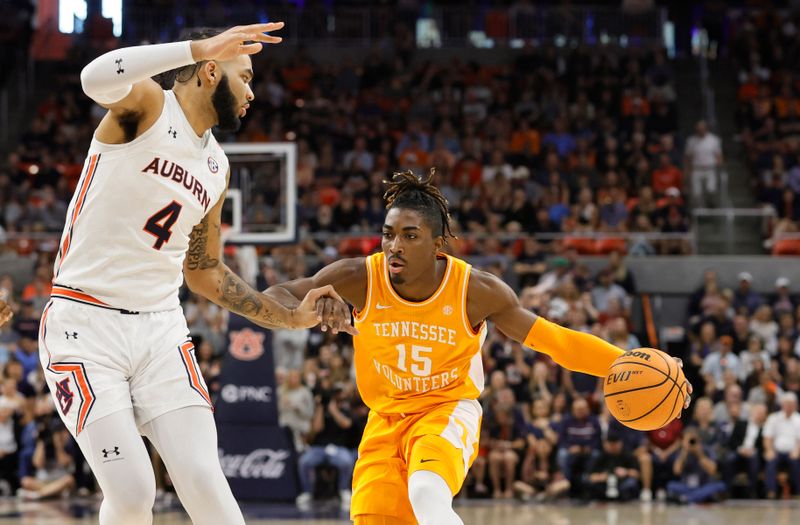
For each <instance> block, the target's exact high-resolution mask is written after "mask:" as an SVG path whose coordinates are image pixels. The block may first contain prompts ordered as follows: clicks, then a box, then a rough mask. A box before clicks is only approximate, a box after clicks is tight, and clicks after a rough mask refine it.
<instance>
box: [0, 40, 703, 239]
mask: <svg viewBox="0 0 800 525" xmlns="http://www.w3.org/2000/svg"><path fill="white" fill-rule="evenodd" d="M400 27H401V28H400V29H398V31H397V34H396V35H395V37H394V39H393V40H391V41H390V42H388V43H386V46H385V48H376V49H374V50H372V51H370V52H369V53H368V54H367V55H366V57H365V58H363V59H355V58H352V57H348V56H345V57H343V58H342V59H341V60H340V61H338V62H337V63H333V64H332V63H324V62H320V63H317V62H315V61H314V60H312V59H311V58H310V54H309V53H308V52H307V51H306V50H304V49H302V48H299V49H298V50H297V51H296V52H295V53H293V55H292V56H291V57H290V58H289V59H287V60H282V59H278V58H275V57H274V56H271V55H270V53H262V54H261V55H258V56H257V57H256V58H255V65H254V69H255V71H256V73H257V76H256V80H255V82H254V85H253V90H254V92H255V96H256V99H255V101H254V102H253V104H252V107H251V109H250V111H249V113H248V117H247V119H246V120H245V121H244V125H243V129H241V130H240V132H239V133H238V134H236V135H233V136H224V137H220V138H221V139H223V140H237V141H247V142H277V141H293V142H295V143H296V144H297V147H298V161H297V182H298V191H299V203H300V205H299V212H300V220H301V225H302V227H303V230H304V231H307V232H311V233H319V232H334V233H356V234H359V233H366V234H374V232H375V231H376V226H377V225H379V224H380V220H381V217H382V213H383V202H382V199H381V196H382V193H383V185H382V182H381V181H382V179H384V178H385V177H387V175H388V174H390V173H391V172H392V171H396V170H405V169H412V170H414V171H415V173H417V174H418V175H425V174H427V173H428V172H429V170H430V169H431V168H434V167H435V169H436V177H437V181H438V183H439V185H440V186H441V187H442V190H443V191H444V194H445V195H446V197H447V198H448V200H449V202H450V205H451V210H452V215H453V217H454V218H455V219H456V220H455V225H456V228H455V229H456V231H457V232H463V233H467V232H469V233H471V234H475V235H474V236H470V235H464V237H465V238H467V240H465V242H464V243H462V244H460V246H459V249H460V253H461V254H463V255H472V254H481V253H489V254H492V253H495V252H497V251H498V250H501V249H505V248H506V246H504V245H499V246H498V245H497V244H496V243H494V242H491V241H484V240H483V239H485V238H486V237H487V236H489V237H495V238H496V237H497V235H498V234H510V235H523V234H531V233H533V234H537V235H539V236H540V237H541V236H544V238H540V240H541V241H542V244H543V245H544V246H545V247H546V248H549V249H550V251H552V247H553V246H556V245H555V244H553V242H552V240H553V239H552V234H561V233H563V234H569V235H568V238H567V239H566V240H565V241H564V243H565V244H567V245H568V246H573V247H575V248H576V249H577V250H578V251H579V252H580V253H595V252H600V253H609V252H610V251H613V250H620V249H622V250H626V249H627V250H628V251H629V252H630V253H635V254H642V255H647V254H655V253H661V254H683V253H686V252H688V251H689V250H690V245H689V243H688V242H685V241H682V240H680V239H679V240H677V241H676V240H674V239H671V240H664V241H661V240H653V239H652V238H651V237H649V236H648V235H647V234H653V233H670V234H681V233H685V232H687V231H688V228H689V221H688V214H687V207H686V204H685V202H684V200H685V199H684V196H683V187H684V175H683V172H682V168H681V166H682V158H683V150H682V147H683V146H682V142H683V140H682V138H681V137H680V136H679V134H678V129H677V104H676V101H675V96H676V95H675V87H674V74H673V71H672V67H671V65H670V63H669V61H668V60H667V58H666V55H665V52H664V51H663V50H661V49H654V50H642V49H639V48H628V49H619V48H611V47H602V48H594V49H592V48H582V47H581V48H577V49H562V50H557V48H555V47H541V48H534V47H526V48H524V49H522V50H520V51H519V52H517V53H515V54H514V55H513V56H512V57H511V58H508V59H502V60H499V61H496V62H493V63H491V64H479V63H477V62H472V61H468V60H465V59H455V60H452V61H449V62H441V61H429V60H421V59H419V58H417V57H415V53H414V40H413V36H412V35H411V33H409V32H408V31H407V30H404V29H402V26H400ZM76 55H80V56H81V60H80V61H79V60H76V61H75V62H74V67H71V68H67V67H66V66H65V65H62V66H61V67H60V68H59V69H58V71H59V72H57V73H54V75H55V76H57V77H58V83H59V85H60V86H61V87H60V89H59V90H58V91H55V90H53V91H50V92H47V93H44V94H42V96H41V98H40V102H39V103H38V104H37V107H36V108H35V111H34V113H33V114H32V115H31V118H30V119H29V125H28V127H27V129H25V130H24V131H23V132H22V134H21V137H20V140H19V142H18V144H17V146H16V147H14V148H12V150H11V151H10V153H9V154H8V156H7V157H6V158H5V159H4V160H3V161H2V162H0V208H2V210H3V213H2V217H0V227H2V228H3V229H4V230H5V231H7V232H9V233H13V234H15V235H14V236H13V237H14V239H15V243H18V244H19V246H15V248H16V249H17V250H20V251H23V252H24V251H26V250H31V249H33V246H32V243H33V244H35V242H32V241H31V240H30V239H39V238H40V237H41V234H43V233H44V234H46V233H51V234H52V233H58V232H60V231H61V228H62V224H63V220H64V216H65V209H66V207H67V204H68V202H69V198H70V197H71V192H72V189H73V188H74V187H75V184H76V182H77V179H78V177H79V176H80V173H81V169H82V165H83V161H84V158H85V153H86V148H87V145H88V144H89V142H90V140H91V136H92V132H93V129H94V128H95V126H96V124H97V123H98V122H99V119H100V118H102V116H103V114H104V111H103V110H102V108H100V107H99V106H97V105H96V104H93V103H92V101H91V100H89V99H88V98H87V97H86V96H84V95H83V94H82V93H81V91H80V86H79V79H78V73H79V71H80V69H81V67H82V65H83V62H85V61H88V60H89V59H90V58H91V57H87V56H84V55H85V53H84V54H81V53H78V52H77V51H76ZM256 202H257V203H258V202H260V201H258V200H257V199H256ZM262 204H263V203H262ZM256 208H257V209H256ZM271 209H272V208H270V207H269V206H254V210H251V212H249V214H248V216H247V217H245V220H247V221H258V220H260V221H262V222H263V221H264V219H265V217H264V216H263V215H264V214H266V215H269V214H270V213H273V212H274V210H273V211H270V210H271ZM262 211H263V213H262ZM266 219H267V221H268V220H269V217H266ZM592 232H604V233H606V234H608V235H607V236H610V237H611V238H610V239H606V240H605V242H602V241H597V240H596V239H593V238H587V234H591V233H592ZM628 232H633V233H639V234H642V235H638V236H634V237H632V238H631V239H630V240H629V241H628V243H627V244H628V245H627V246H626V241H625V239H620V238H614V235H613V234H615V233H628ZM28 234H30V235H28ZM481 234H482V235H483V236H481ZM548 234H550V237H549V238H548V237H547V236H548ZM37 242H38V241H37ZM322 247H324V246H320V247H319V248H322ZM306 248H307V250H311V251H313V248H314V245H310V244H309V245H308V246H306ZM520 248H521V245H520V244H517V245H516V246H515V248H514V249H515V250H519V249H520Z"/></svg>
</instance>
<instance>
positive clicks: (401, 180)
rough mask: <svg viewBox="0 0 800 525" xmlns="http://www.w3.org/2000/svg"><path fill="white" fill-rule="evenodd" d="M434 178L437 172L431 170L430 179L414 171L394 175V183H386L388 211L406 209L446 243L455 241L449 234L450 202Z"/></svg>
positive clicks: (451, 233) (450, 232)
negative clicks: (449, 239)
mask: <svg viewBox="0 0 800 525" xmlns="http://www.w3.org/2000/svg"><path fill="white" fill-rule="evenodd" d="M435 175H436V168H431V171H430V174H429V175H428V178H427V179H423V178H421V177H417V176H416V175H414V173H413V172H412V171H411V170H406V171H402V172H395V173H394V174H393V175H392V180H391V181H388V180H385V181H383V183H384V184H386V186H387V189H386V193H384V194H383V198H384V199H386V209H387V210H390V209H392V208H404V209H410V210H414V211H417V212H419V213H420V215H422V216H423V217H424V218H425V220H426V221H428V224H429V225H430V227H431V231H432V232H434V234H437V235H441V236H442V237H443V238H444V240H445V242H447V238H448V237H453V238H455V235H453V232H452V231H450V212H449V211H448V209H447V199H445V198H444V195H442V192H440V191H439V188H437V187H436V186H435V185H434V183H433V179H434V176H435Z"/></svg>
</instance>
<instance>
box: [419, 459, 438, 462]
mask: <svg viewBox="0 0 800 525" xmlns="http://www.w3.org/2000/svg"><path fill="white" fill-rule="evenodd" d="M428 461H438V460H436V459H420V460H419V462H420V463H427V462H428Z"/></svg>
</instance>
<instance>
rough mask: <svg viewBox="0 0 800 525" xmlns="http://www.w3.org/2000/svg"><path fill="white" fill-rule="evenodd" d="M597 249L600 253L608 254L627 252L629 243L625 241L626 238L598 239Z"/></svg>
mask: <svg viewBox="0 0 800 525" xmlns="http://www.w3.org/2000/svg"><path fill="white" fill-rule="evenodd" d="M595 249H596V250H597V253H598V254H599V255H608V254H609V253H611V252H619V253H620V254H625V253H627V252H628V243H627V242H625V239H620V238H615V237H612V238H605V239H598V240H597V242H596V243H595Z"/></svg>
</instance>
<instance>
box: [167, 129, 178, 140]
mask: <svg viewBox="0 0 800 525" xmlns="http://www.w3.org/2000/svg"><path fill="white" fill-rule="evenodd" d="M167 135H172V138H173V139H176V138H178V130H176V129H172V126H170V127H169V129H168V130H167Z"/></svg>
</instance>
